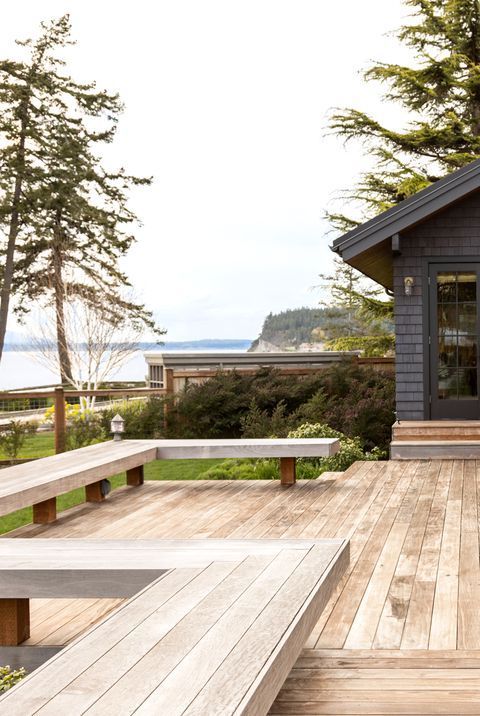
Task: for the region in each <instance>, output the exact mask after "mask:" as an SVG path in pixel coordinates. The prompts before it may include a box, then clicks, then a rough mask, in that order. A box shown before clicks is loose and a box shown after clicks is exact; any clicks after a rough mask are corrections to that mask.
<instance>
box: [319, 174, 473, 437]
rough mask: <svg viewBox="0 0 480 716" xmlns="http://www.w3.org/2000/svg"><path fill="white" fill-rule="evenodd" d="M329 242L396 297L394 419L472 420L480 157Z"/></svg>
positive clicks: (343, 256)
mask: <svg viewBox="0 0 480 716" xmlns="http://www.w3.org/2000/svg"><path fill="white" fill-rule="evenodd" d="M332 248H333V250H334V251H335V252H337V253H338V254H339V255H340V256H341V257H342V259H343V260H344V261H346V262H347V263H348V264H349V265H351V266H353V267H355V268H356V269H358V270H359V271H361V272H362V273H363V274H365V275H366V276H369V277H370V278H372V279H373V280H374V281H376V282H378V283H379V284H381V285H382V286H384V287H385V289H387V290H388V291H389V292H392V294H393V296H394V298H395V333H396V380H397V417H398V419H399V420H400V421H440V420H452V421H459V420H469V421H471V420H479V419H480V399H479V387H480V375H479V356H478V354H479V351H478V344H479V335H480V311H479V306H478V301H479V298H480V283H479V282H480V160H478V161H475V162H472V163H471V164H469V165H468V166H466V167H464V168H462V169H460V170H458V171H456V172H454V173H452V174H450V175H448V176H447V177H445V178H444V179H442V180H440V181H437V182H435V183H434V184H432V185H431V186H429V187H427V188H426V189H424V190H423V191H420V192H418V193H417V194H415V195H414V196H412V197H410V198H408V199H405V200H404V201H402V202H401V203H399V204H398V205H396V206H394V207H392V208H391V209H389V210H388V211H385V212H383V213H382V214H380V215H379V216H377V217H375V218H374V219H372V220H371V221H368V222H366V223H365V224H362V225H361V226H358V227H357V228H355V229H353V230H352V231H349V232H348V233H347V234H345V235H344V236H341V237H340V238H339V239H337V240H336V241H335V242H334V244H333V246H332ZM472 427H473V426H472Z"/></svg>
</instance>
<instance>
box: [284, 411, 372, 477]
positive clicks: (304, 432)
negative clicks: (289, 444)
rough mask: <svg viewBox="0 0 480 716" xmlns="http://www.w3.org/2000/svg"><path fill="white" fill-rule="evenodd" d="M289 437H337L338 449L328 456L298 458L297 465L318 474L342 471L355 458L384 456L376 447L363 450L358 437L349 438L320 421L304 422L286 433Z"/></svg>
mask: <svg viewBox="0 0 480 716" xmlns="http://www.w3.org/2000/svg"><path fill="white" fill-rule="evenodd" d="M288 437H289V438H338V440H340V450H339V451H338V452H337V453H336V454H335V455H331V456H330V457H324V458H300V459H299V460H298V464H299V466H301V465H302V464H305V465H309V466H310V467H314V468H315V469H316V471H317V473H318V474H321V473H322V472H326V471H327V470H328V471H331V472H344V471H345V470H346V469H347V467H350V465H352V464H353V463H354V462H357V460H381V459H382V458H383V457H385V453H383V452H382V451H381V450H380V449H379V448H378V447H376V448H374V449H373V450H372V451H371V452H364V450H363V448H362V441H361V439H360V438H359V437H354V438H350V437H347V436H346V435H344V434H343V433H341V432H339V431H338V430H335V429H334V428H331V427H330V426H329V425H325V424H322V423H304V424H303V425H300V427H298V428H297V429H296V430H292V431H291V432H290V433H289V434H288ZM299 474H300V473H299Z"/></svg>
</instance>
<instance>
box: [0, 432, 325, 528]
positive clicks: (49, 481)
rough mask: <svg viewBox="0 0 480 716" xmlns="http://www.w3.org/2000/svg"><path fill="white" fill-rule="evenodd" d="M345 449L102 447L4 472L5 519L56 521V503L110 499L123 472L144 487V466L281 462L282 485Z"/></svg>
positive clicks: (261, 444) (255, 443)
mask: <svg viewBox="0 0 480 716" xmlns="http://www.w3.org/2000/svg"><path fill="white" fill-rule="evenodd" d="M338 449H339V441H338V440H335V439H318V440H317V439H278V440H264V439H262V440H252V439H250V440H122V441H118V442H116V441H111V442H105V443H99V444H97V445H90V446H88V447H84V448H79V449H78V450H72V451H71V452H67V453H62V454H60V455H52V456H51V457H45V458H41V459H39V460H35V461H33V462H29V463H26V464H23V465H15V466H13V467H7V468H4V469H3V470H1V473H0V475H1V480H0V517H1V516H2V515H6V514H9V513H10V512H14V511H15V510H19V509H21V508H23V507H30V506H31V505H33V508H34V509H33V521H34V522H36V523H40V524H47V523H49V522H53V521H54V520H55V519H56V497H57V496H58V495H61V494H63V493H65V492H69V491H70V490H74V489H76V488H78V487H85V488H86V498H87V500H88V501H90V502H101V501H102V500H103V499H104V497H105V494H104V491H103V490H102V481H103V480H105V479H108V478H109V477H112V476H113V475H116V474H118V473H121V472H126V473H127V484H128V485H131V486H139V485H141V484H142V483H143V466H144V465H145V464H146V463H149V462H152V461H154V460H176V459H194V458H198V459H202V458H215V457H216V458H223V457H243V458H267V457H268V458H272V457H276V458H279V459H280V472H281V482H282V484H284V485H291V484H293V483H294V482H295V459H296V458H298V457H328V456H329V455H333V454H335V453H336V452H337V451H338Z"/></svg>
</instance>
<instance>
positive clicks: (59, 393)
mask: <svg viewBox="0 0 480 716" xmlns="http://www.w3.org/2000/svg"><path fill="white" fill-rule="evenodd" d="M65 438H66V421H65V393H64V392H63V388H55V453H56V454H57V455H58V453H60V452H65V449H66V439H65Z"/></svg>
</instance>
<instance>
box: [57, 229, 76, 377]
mask: <svg viewBox="0 0 480 716" xmlns="http://www.w3.org/2000/svg"><path fill="white" fill-rule="evenodd" d="M60 221H61V217H60V216H57V220H56V222H55V228H54V239H53V249H52V253H53V276H54V286H53V290H54V295H55V321H56V331H57V352H58V364H59V367H60V382H61V383H62V385H63V384H64V383H71V382H72V380H73V377H72V363H71V360H70V351H69V349H68V339H67V332H66V326H65V286H64V283H63V275H62V267H63V257H62V246H61V240H62V229H61V225H60Z"/></svg>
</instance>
